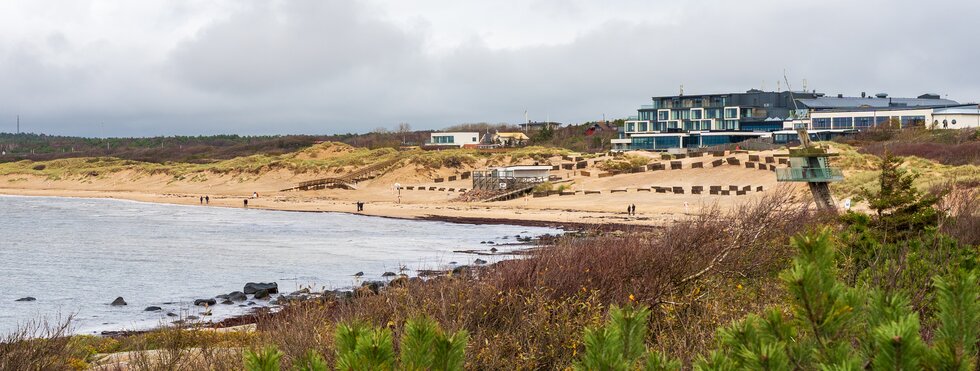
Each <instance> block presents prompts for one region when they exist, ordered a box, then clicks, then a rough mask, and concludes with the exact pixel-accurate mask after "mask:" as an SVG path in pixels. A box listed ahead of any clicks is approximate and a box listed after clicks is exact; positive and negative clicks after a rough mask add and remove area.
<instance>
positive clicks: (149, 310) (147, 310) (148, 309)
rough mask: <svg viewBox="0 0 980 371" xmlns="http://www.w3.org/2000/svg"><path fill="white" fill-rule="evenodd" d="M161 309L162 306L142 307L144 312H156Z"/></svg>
mask: <svg viewBox="0 0 980 371" xmlns="http://www.w3.org/2000/svg"><path fill="white" fill-rule="evenodd" d="M161 310H163V308H160V307H146V309H143V311H144V312H157V311H161Z"/></svg>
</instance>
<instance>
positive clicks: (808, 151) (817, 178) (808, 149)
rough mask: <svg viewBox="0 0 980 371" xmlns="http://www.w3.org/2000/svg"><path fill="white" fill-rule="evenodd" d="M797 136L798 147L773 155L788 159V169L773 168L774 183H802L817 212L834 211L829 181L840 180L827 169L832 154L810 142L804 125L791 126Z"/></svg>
mask: <svg viewBox="0 0 980 371" xmlns="http://www.w3.org/2000/svg"><path fill="white" fill-rule="evenodd" d="M794 126H795V128H796V132H797V134H798V135H799V137H800V144H801V145H800V147H798V148H790V149H789V153H788V154H785V155H777V156H780V157H789V167H788V168H779V169H776V180H777V181H780V182H806V183H807V185H808V186H809V187H810V193H812V194H813V201H814V202H815V203H816V204H817V208H818V209H820V210H828V211H833V212H836V211H837V207H836V204H835V203H834V198H833V197H832V196H831V195H830V182H839V181H841V180H844V173H843V172H841V170H840V169H838V168H835V167H831V166H830V161H829V160H830V157H834V156H837V154H836V153H829V152H827V148H825V147H821V146H817V145H815V144H813V143H812V142H810V134H809V133H808V132H807V130H806V124H796V125H794Z"/></svg>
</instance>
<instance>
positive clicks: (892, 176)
mask: <svg viewBox="0 0 980 371" xmlns="http://www.w3.org/2000/svg"><path fill="white" fill-rule="evenodd" d="M901 165H902V160H901V159H900V158H898V157H895V156H892V155H890V154H888V153H886V154H885V155H884V156H883V157H881V161H880V162H879V163H878V168H879V170H880V171H881V175H880V176H879V177H878V190H876V191H872V190H869V189H867V188H862V189H861V191H860V192H859V198H861V199H865V200H867V201H868V207H870V208H871V210H874V211H875V220H874V221H875V224H876V226H877V227H878V229H880V230H882V231H884V232H885V239H886V240H887V241H896V240H899V239H902V238H904V236H906V235H907V234H909V233H913V232H917V231H922V230H925V229H926V228H927V227H934V226H936V225H937V224H938V222H939V213H938V211H937V210H936V209H935V208H934V206H935V204H936V202H938V200H939V197H938V196H936V195H928V194H922V193H921V192H919V190H918V189H916V188H915V186H914V184H913V183H914V182H915V180H916V179H918V177H919V176H918V174H911V173H908V172H907V171H906V170H904V169H902V168H901Z"/></svg>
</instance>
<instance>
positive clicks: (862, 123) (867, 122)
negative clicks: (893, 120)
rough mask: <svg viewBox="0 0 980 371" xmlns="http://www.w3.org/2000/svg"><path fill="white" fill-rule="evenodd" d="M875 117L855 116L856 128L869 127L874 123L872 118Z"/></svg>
mask: <svg viewBox="0 0 980 371" xmlns="http://www.w3.org/2000/svg"><path fill="white" fill-rule="evenodd" d="M872 119H874V118H873V117H855V118H854V128H855V129H867V128H870V127H871V125H872V124H873V123H872V122H871V120H872Z"/></svg>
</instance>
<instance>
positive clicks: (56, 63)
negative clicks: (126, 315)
mask: <svg viewBox="0 0 980 371" xmlns="http://www.w3.org/2000/svg"><path fill="white" fill-rule="evenodd" d="M978 61H980V1H976V0H965V1H942V0H934V1H929V2H923V1H904V0H899V1H896V0H890V1H886V0H863V1H853V0H839V1H838V0H829V1H828V0H821V1H784V0H771V1H762V0H739V1H733V0H704V1H684V0H672V1H652V0H646V1H632V0H622V1H586V0H581V1H577V0H494V1H466V0H423V1H412V0H388V1H385V0H366V1H336V0H140V1H132V0H70V1H69V0H57V1H55V0H2V1H0V132H12V131H14V125H15V119H16V115H17V114H20V115H21V122H22V128H23V129H24V130H25V131H30V132H43V133H48V134H63V135H87V136H101V135H112V136H151V135H175V134H191V135H197V134H216V133H236V134H331V133H346V132H366V131H370V130H372V129H374V128H376V127H388V128H393V127H395V126H396V125H397V124H398V123H400V122H407V123H409V124H411V125H412V127H413V128H416V129H428V128H441V127H445V126H448V125H453V124H457V123H462V122H484V121H485V122H511V123H516V122H519V121H521V120H523V116H524V110H525V109H526V110H527V111H528V114H529V116H530V118H531V119H532V120H545V119H548V118H550V119H551V120H555V121H561V122H567V123H572V122H583V121H588V120H596V119H601V118H602V115H603V114H605V115H606V117H609V118H617V117H626V116H629V115H633V114H635V109H636V108H637V107H638V106H639V105H641V104H648V102H649V99H650V97H651V96H654V95H670V94H676V93H677V92H678V89H679V86H680V85H681V84H683V85H684V91H685V92H686V93H687V94H698V93H719V92H733V91H744V90H747V89H750V88H763V87H764V88H765V89H767V90H773V89H775V88H776V83H777V81H779V80H781V79H782V73H783V70H784V69H785V70H786V71H787V72H788V74H789V78H790V83H791V84H794V86H793V88H795V89H800V88H801V87H802V81H803V80H804V79H806V80H807V82H808V85H807V88H808V89H817V90H818V91H821V92H825V93H828V94H837V93H844V94H848V95H859V94H860V93H861V92H862V91H866V92H868V93H878V92H887V93H889V94H891V95H892V96H917V95H919V94H922V93H927V92H929V93H937V94H941V95H943V96H947V95H948V97H949V98H950V99H954V100H958V101H964V102H966V101H970V102H972V101H977V100H978V98H980V77H978V75H977V73H976V71H977V67H976V66H977V65H978ZM102 123H104V124H102Z"/></svg>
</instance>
